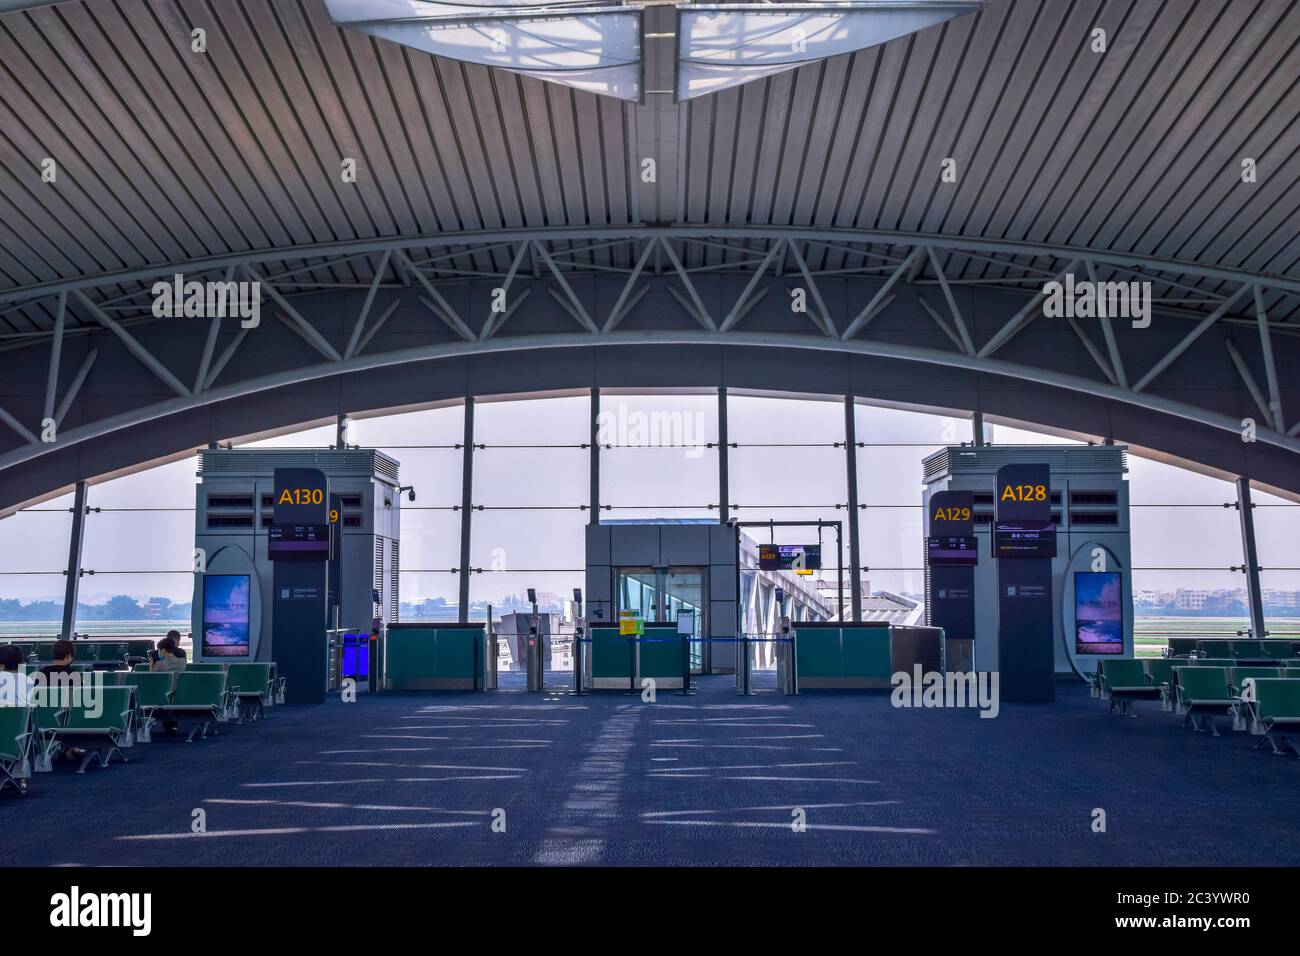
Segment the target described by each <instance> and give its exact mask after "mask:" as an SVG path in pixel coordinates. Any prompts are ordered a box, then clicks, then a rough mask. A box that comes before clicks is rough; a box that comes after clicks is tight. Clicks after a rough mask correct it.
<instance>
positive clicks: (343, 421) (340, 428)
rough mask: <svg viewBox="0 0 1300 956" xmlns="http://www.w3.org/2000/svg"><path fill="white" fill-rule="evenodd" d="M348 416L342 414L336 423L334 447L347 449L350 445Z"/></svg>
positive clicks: (342, 449)
mask: <svg viewBox="0 0 1300 956" xmlns="http://www.w3.org/2000/svg"><path fill="white" fill-rule="evenodd" d="M349 424H350V423H349V422H348V416H346V415H340V416H338V419H337V420H336V421H335V423H334V447H335V448H337V449H338V450H339V451H345V450H346V449H347V447H348V425H349Z"/></svg>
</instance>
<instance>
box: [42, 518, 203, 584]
mask: <svg viewBox="0 0 1300 956" xmlns="http://www.w3.org/2000/svg"><path fill="white" fill-rule="evenodd" d="M65 547H66V545H65ZM81 566H82V567H83V568H85V569H86V570H88V571H94V572H95V573H96V574H97V575H98V574H103V573H105V572H109V571H186V572H193V570H194V511H193V510H192V509H191V510H181V511H155V510H153V509H143V508H142V509H139V510H135V511H102V512H95V511H92V512H91V513H90V514H88V515H86V536H85V539H84V540H83V543H82V551H81ZM142 583H143V582H142Z"/></svg>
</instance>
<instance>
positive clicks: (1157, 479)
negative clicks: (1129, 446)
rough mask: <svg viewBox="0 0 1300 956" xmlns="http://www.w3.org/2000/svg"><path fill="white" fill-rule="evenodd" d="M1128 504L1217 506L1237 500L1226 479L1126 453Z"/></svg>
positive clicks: (1231, 486) (1231, 485)
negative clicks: (1211, 476)
mask: <svg viewBox="0 0 1300 956" xmlns="http://www.w3.org/2000/svg"><path fill="white" fill-rule="evenodd" d="M1128 487H1129V492H1128V494H1129V503H1130V504H1131V505H1152V504H1154V505H1219V506H1220V507H1222V505H1223V503H1224V502H1225V501H1226V502H1232V501H1236V500H1237V489H1236V488H1235V487H1234V486H1233V484H1232V482H1230V481H1223V480H1222V479H1220V478H1210V477H1207V476H1206V475H1199V474H1197V473H1196V472H1194V471H1188V470H1187V469H1186V468H1179V467H1177V466H1175V465H1166V464H1165V463H1164V462H1160V461H1151V460H1150V459H1148V458H1139V457H1138V456H1137V455H1133V454H1130V455H1129V456H1128Z"/></svg>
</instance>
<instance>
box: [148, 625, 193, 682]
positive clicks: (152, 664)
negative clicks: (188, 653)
mask: <svg viewBox="0 0 1300 956" xmlns="http://www.w3.org/2000/svg"><path fill="white" fill-rule="evenodd" d="M149 670H151V671H162V672H164V673H170V674H178V673H180V672H181V671H183V670H185V650H184V649H183V648H182V647H181V633H180V631H168V632H167V636H166V637H164V638H163V639H162V640H161V641H159V642H158V649H157V650H156V651H154V652H153V653H152V654H150V655H149Z"/></svg>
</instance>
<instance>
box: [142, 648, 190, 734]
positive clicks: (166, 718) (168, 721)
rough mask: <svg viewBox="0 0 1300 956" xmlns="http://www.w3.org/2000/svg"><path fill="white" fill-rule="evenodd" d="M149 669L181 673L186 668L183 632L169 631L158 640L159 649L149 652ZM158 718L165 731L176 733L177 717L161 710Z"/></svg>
mask: <svg viewBox="0 0 1300 956" xmlns="http://www.w3.org/2000/svg"><path fill="white" fill-rule="evenodd" d="M149 670H151V671H160V672H162V673H164V674H179V673H180V672H181V671H183V670H185V650H184V648H182V647H181V632H180V631H168V632H167V636H166V637H164V638H163V639H162V640H161V641H159V642H158V649H157V650H155V651H150V652H149ZM158 718H159V719H160V720H161V721H162V726H163V733H165V734H174V733H176V718H174V717H173V716H172V715H171V714H170V713H168V712H167V711H165V710H164V711H160V712H159V713H158Z"/></svg>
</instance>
